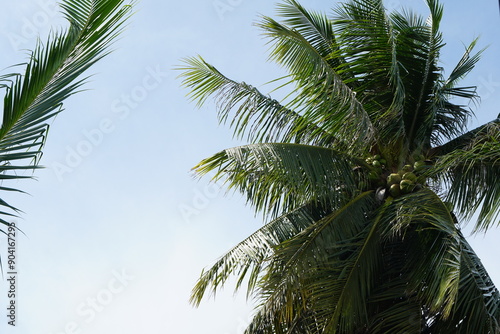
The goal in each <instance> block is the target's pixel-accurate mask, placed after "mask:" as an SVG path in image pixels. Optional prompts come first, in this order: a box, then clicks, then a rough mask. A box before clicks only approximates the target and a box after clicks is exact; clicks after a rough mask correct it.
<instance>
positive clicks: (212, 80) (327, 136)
mask: <svg viewBox="0 0 500 334" xmlns="http://www.w3.org/2000/svg"><path fill="white" fill-rule="evenodd" d="M184 64H185V65H184V66H180V67H178V68H177V69H178V70H182V71H183V73H182V74H181V75H180V77H182V78H183V85H184V86H185V87H188V88H190V89H191V91H190V93H189V96H190V97H191V99H193V100H195V101H197V105H198V106H202V105H203V104H204V103H205V101H206V99H207V98H208V97H210V96H212V95H213V96H214V97H215V99H216V101H217V107H218V110H219V111H218V115H219V120H220V122H226V121H227V120H228V119H229V118H230V117H232V120H231V122H230V125H231V127H233V128H234V129H235V131H234V134H235V136H237V137H238V138H241V137H243V136H245V135H247V136H248V140H250V141H251V142H259V141H264V142H268V141H290V142H297V143H302V144H322V145H332V143H334V142H335V141H336V138H335V137H334V136H332V135H331V133H328V132H326V131H325V130H324V129H322V128H321V127H319V126H318V125H317V124H315V123H314V122H313V120H309V119H307V118H304V117H303V116H301V115H300V114H298V113H296V112H295V111H293V110H291V109H289V108H287V107H285V106H283V105H281V104H280V102H278V101H277V100H274V99H272V98H270V97H268V96H266V95H264V94H263V93H261V92H260V91H259V90H258V89H257V88H255V87H253V86H251V85H248V84H246V83H244V82H236V81H234V80H231V79H229V78H227V77H225V76H224V75H223V74H222V73H221V72H219V71H218V70H217V69H216V68H215V67H214V66H212V65H210V64H208V63H207V62H206V61H205V60H203V58H201V57H195V58H187V59H184ZM233 110H234V115H233V116H231V111H233Z"/></svg>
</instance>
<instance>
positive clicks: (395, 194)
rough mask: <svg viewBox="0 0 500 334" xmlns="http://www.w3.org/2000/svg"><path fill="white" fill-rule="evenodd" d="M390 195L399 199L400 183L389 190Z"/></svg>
mask: <svg viewBox="0 0 500 334" xmlns="http://www.w3.org/2000/svg"><path fill="white" fill-rule="evenodd" d="M389 193H390V194H391V196H392V197H398V196H400V195H401V187H400V185H399V183H395V184H393V185H391V187H390V188H389Z"/></svg>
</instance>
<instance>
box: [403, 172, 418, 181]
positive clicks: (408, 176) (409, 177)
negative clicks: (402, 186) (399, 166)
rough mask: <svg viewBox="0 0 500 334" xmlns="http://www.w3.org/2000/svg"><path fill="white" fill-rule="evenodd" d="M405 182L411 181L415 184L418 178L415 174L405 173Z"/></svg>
mask: <svg viewBox="0 0 500 334" xmlns="http://www.w3.org/2000/svg"><path fill="white" fill-rule="evenodd" d="M403 180H410V181H411V182H413V183H414V182H416V181H417V176H416V175H415V174H413V173H412V172H408V173H404V174H403Z"/></svg>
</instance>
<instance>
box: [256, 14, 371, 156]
mask: <svg viewBox="0 0 500 334" xmlns="http://www.w3.org/2000/svg"><path fill="white" fill-rule="evenodd" d="M290 8H294V7H290ZM283 10H284V9H283ZM282 15H284V14H283V13H282ZM287 15H288V16H287V20H288V22H290V20H291V18H290V17H293V16H294V15H299V14H297V13H296V11H294V10H290V11H289V12H287ZM297 19H300V17H298V18H297ZM258 25H259V27H260V28H261V29H262V30H263V31H264V35H265V36H266V37H267V38H268V39H269V40H270V43H271V44H272V45H273V48H272V51H271V55H270V58H271V59H272V60H274V61H275V62H277V63H278V64H281V65H283V66H284V67H285V68H286V69H287V70H288V71H289V73H290V75H291V76H292V80H290V82H289V84H290V86H291V89H293V90H294V93H293V95H292V96H291V97H290V101H289V102H288V103H287V104H286V105H287V107H289V108H290V109H293V110H296V111H297V112H298V113H300V114H302V115H304V117H305V118H306V119H310V120H313V121H314V123H315V124H317V125H318V126H320V127H321V128H323V129H325V130H326V131H327V132H329V133H335V134H336V136H337V137H339V138H340V139H342V140H345V139H347V138H349V139H350V141H351V142H352V144H351V145H352V147H353V150H355V149H356V148H359V146H360V145H361V144H362V143H366V142H367V141H372V140H373V136H374V128H373V125H372V123H371V120H370V118H369V116H368V114H367V112H366V110H365V109H364V106H363V104H362V103H361V102H360V100H359V99H358V97H357V96H356V94H357V93H356V91H354V90H353V89H352V88H351V87H350V86H349V85H348V84H347V83H346V82H344V78H343V77H342V75H341V74H340V72H339V70H338V69H336V68H332V63H334V62H333V61H332V59H335V58H337V57H340V58H342V55H341V53H340V51H333V53H331V54H329V55H327V56H323V55H322V54H321V52H323V50H318V49H316V48H315V46H314V45H316V46H318V45H317V44H318V43H317V41H316V39H315V38H314V37H311V36H310V35H306V36H303V35H302V34H301V33H300V32H299V31H298V30H296V29H294V28H293V27H288V26H287V25H285V24H281V23H279V22H278V21H276V20H274V19H272V18H269V17H264V18H263V19H262V21H261V22H260V23H259V24H258ZM308 37H309V38H311V39H312V40H309V39H308ZM311 43H313V44H314V45H313V44H311ZM340 61H341V60H339V62H340ZM349 76H350V75H347V78H346V79H345V80H347V81H349V80H352V78H351V79H349Z"/></svg>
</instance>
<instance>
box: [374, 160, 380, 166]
mask: <svg viewBox="0 0 500 334" xmlns="http://www.w3.org/2000/svg"><path fill="white" fill-rule="evenodd" d="M372 165H373V167H380V166H381V164H380V161H378V160H373V162H372Z"/></svg>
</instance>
